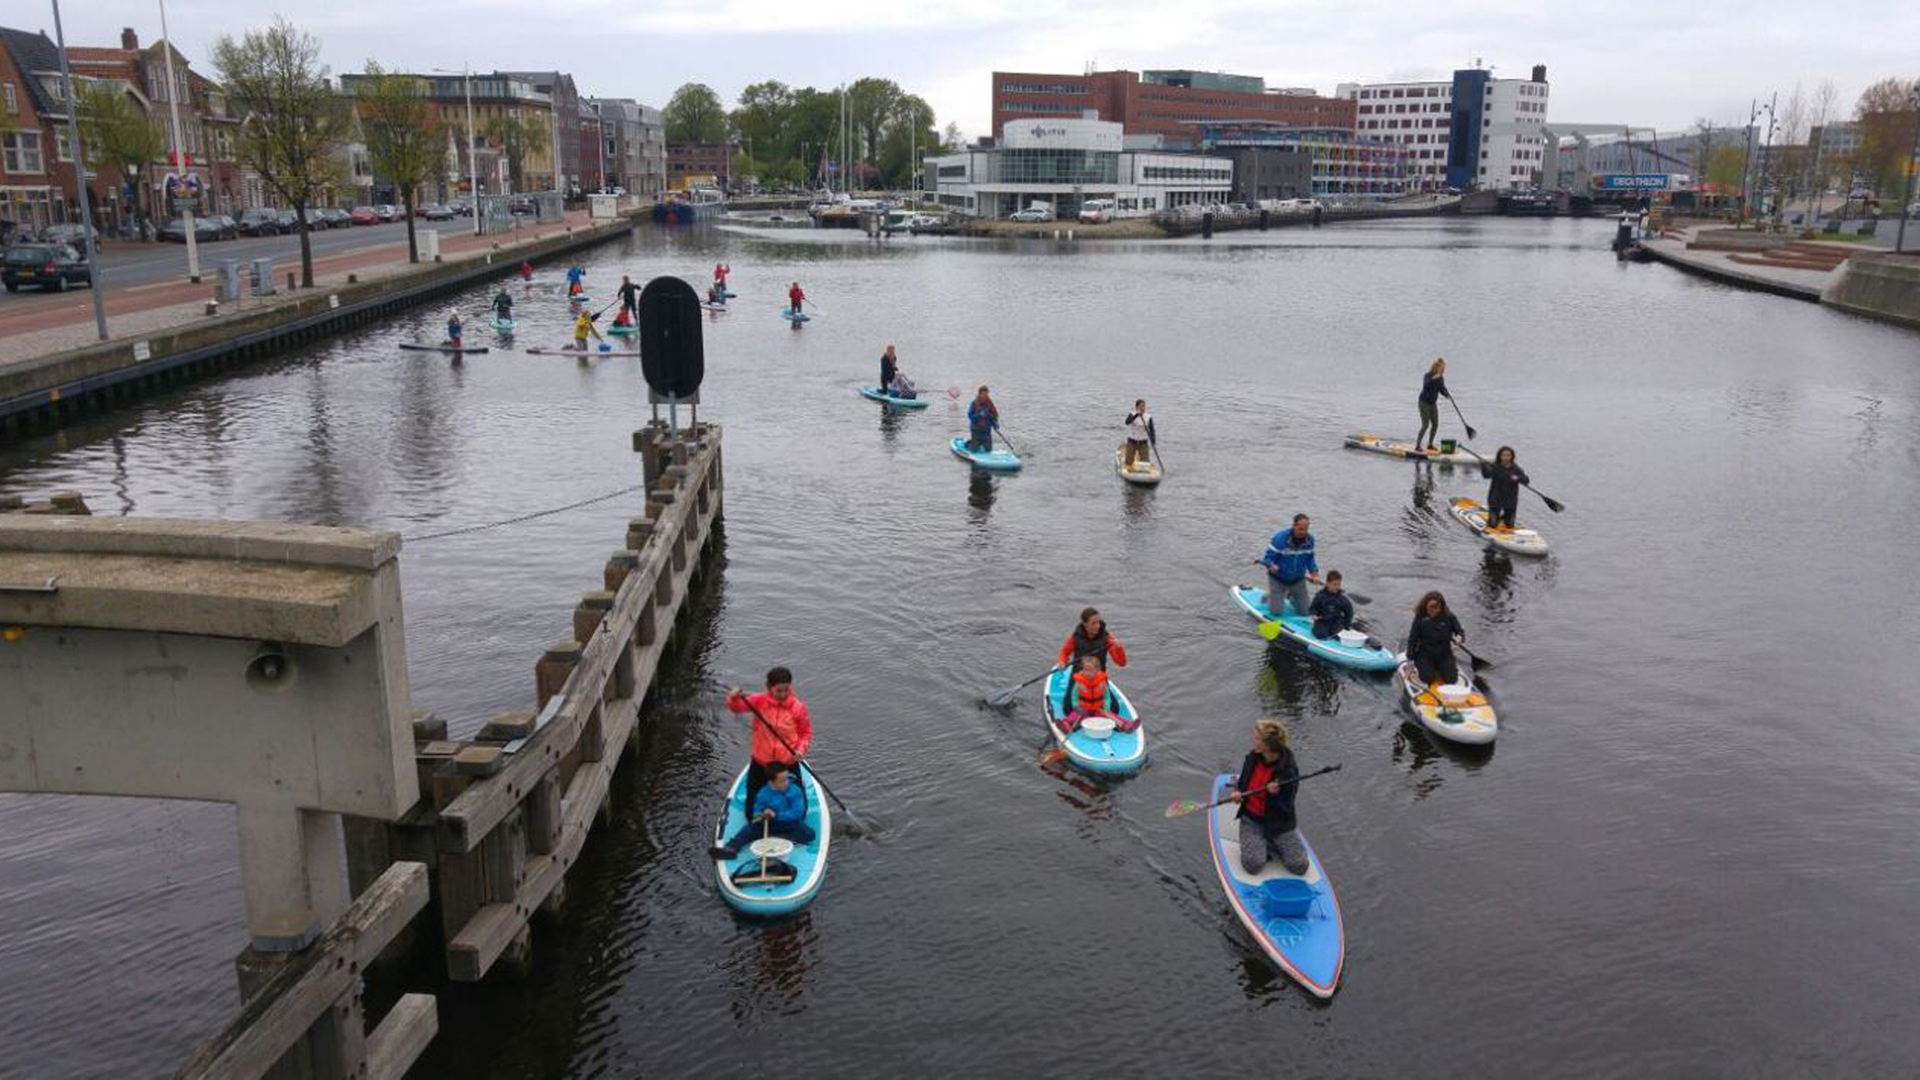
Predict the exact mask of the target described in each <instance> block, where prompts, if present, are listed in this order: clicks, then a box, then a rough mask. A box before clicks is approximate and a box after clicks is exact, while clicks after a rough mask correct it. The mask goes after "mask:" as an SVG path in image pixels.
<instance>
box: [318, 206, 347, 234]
mask: <svg viewBox="0 0 1920 1080" xmlns="http://www.w3.org/2000/svg"><path fill="white" fill-rule="evenodd" d="M320 216H321V217H323V218H326V219H327V228H329V229H351V228H353V215H352V214H349V213H347V212H346V211H345V210H342V209H340V208H339V207H337V206H330V207H328V208H326V209H325V210H322V211H320Z"/></svg>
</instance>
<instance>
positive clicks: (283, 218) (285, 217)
mask: <svg viewBox="0 0 1920 1080" xmlns="http://www.w3.org/2000/svg"><path fill="white" fill-rule="evenodd" d="M299 227H300V215H299V214H296V213H294V212H293V211H291V210H282V211H280V231H281V232H283V233H290V232H292V231H293V230H295V229H297V228H299Z"/></svg>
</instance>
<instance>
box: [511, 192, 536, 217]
mask: <svg viewBox="0 0 1920 1080" xmlns="http://www.w3.org/2000/svg"><path fill="white" fill-rule="evenodd" d="M507 209H508V211H509V212H511V213H515V214H531V213H534V212H535V211H536V209H537V208H536V207H535V206H534V205H533V200H532V199H530V198H528V197H526V196H525V195H515V196H514V197H513V198H512V199H511V200H510V201H508V203H507Z"/></svg>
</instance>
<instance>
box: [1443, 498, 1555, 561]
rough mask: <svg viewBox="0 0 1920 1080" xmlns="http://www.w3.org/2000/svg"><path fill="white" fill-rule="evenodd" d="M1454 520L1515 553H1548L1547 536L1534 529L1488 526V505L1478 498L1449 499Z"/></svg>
mask: <svg viewBox="0 0 1920 1080" xmlns="http://www.w3.org/2000/svg"><path fill="white" fill-rule="evenodd" d="M1448 505H1449V506H1450V508H1451V510H1452V513H1453V517H1454V520H1456V521H1458V522H1460V524H1462V525H1465V526H1466V527H1467V528H1469V529H1472V530H1473V531H1474V532H1476V533H1479V534H1480V535H1481V537H1483V538H1484V539H1485V540H1486V541H1487V543H1489V544H1492V545H1493V546H1494V547H1497V548H1500V549H1501V550H1503V551H1511V552H1513V553H1514V554H1515V555H1533V556H1540V555H1545V554H1546V553H1547V538H1546V537H1544V536H1541V535H1540V534H1539V533H1537V532H1534V531H1533V530H1532V529H1489V528H1487V506H1486V504H1485V503H1483V502H1481V501H1480V500H1478V499H1449V500H1448Z"/></svg>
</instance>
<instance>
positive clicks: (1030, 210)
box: [1007, 206, 1053, 221]
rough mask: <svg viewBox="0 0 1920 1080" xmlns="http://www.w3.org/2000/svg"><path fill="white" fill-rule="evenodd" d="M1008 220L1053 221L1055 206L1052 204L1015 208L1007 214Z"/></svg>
mask: <svg viewBox="0 0 1920 1080" xmlns="http://www.w3.org/2000/svg"><path fill="white" fill-rule="evenodd" d="M1007 220H1008V221H1052V220H1053V208H1052V207H1050V206H1029V207H1027V208H1026V209H1025V210H1015V211H1014V212H1013V213H1012V214H1010V215H1008V216H1007Z"/></svg>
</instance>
